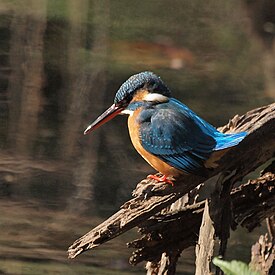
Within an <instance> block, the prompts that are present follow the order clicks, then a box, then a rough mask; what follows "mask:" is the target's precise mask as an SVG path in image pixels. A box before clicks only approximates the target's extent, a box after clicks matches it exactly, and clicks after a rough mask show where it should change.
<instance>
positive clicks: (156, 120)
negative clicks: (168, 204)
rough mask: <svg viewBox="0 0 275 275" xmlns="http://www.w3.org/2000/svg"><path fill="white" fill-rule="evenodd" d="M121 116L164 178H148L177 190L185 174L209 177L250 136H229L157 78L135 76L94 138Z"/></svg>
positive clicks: (102, 117) (100, 120) (94, 125)
mask: <svg viewBox="0 0 275 275" xmlns="http://www.w3.org/2000/svg"><path fill="white" fill-rule="evenodd" d="M118 114H127V115H129V118H128V128H129V134H130V138H131V141H132V143H133V146H134V147H135V149H136V150H137V151H138V153H139V154H140V155H141V156H142V157H143V158H144V159H145V160H146V161H147V162H148V163H149V164H150V165H151V166H152V167H153V168H154V169H155V170H157V171H158V172H159V173H157V174H156V175H149V176H148V177H150V178H152V179H154V180H156V181H158V182H166V183H170V184H172V185H174V184H173V182H174V180H176V178H178V177H179V176H182V175H184V174H195V175H201V176H202V175H204V174H205V172H206V171H207V169H211V168H216V167H217V166H218V164H217V161H218V160H219V159H220V158H221V157H222V155H223V154H224V153H225V152H226V151H228V150H229V149H230V148H231V147H234V146H236V145H237V144H239V143H240V142H241V141H242V140H243V139H244V137H245V136H246V135H247V133H246V132H239V133H232V134H224V133H221V132H219V131H218V130H217V129H216V128H215V127H214V126H212V125H211V124H210V123H208V122H206V121H205V120H203V119H202V118H200V117H199V116H198V115H197V114H196V113H195V112H193V111H192V110H191V109H189V108H188V107H187V106H186V105H185V104H183V103H182V102H180V101H178V100H177V99H175V98H173V97H172V96H171V91H170V89H169V88H168V87H167V86H166V84H165V83H164V82H163V81H162V79H161V78H160V77H159V76H157V75H156V74H154V73H153V72H149V71H146V72H141V73H138V74H135V75H132V76H131V77H130V78H129V79H128V80H126V81H125V82H124V83H123V84H122V85H121V86H120V88H119V89H118V91H117V93H116V95H115V98H114V103H113V104H112V105H111V107H110V108H108V109H107V110H106V111H105V112H104V113H103V114H102V115H100V116H99V117H98V118H97V119H96V120H95V121H94V122H93V123H91V124H90V125H89V126H88V127H87V128H86V130H85V131H84V134H88V133H90V132H91V131H93V130H95V129H96V128H98V127H100V126H101V125H103V124H104V123H106V122H107V121H109V120H111V119H112V118H114V117H115V116H117V115H118Z"/></svg>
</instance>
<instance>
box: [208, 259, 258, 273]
mask: <svg viewBox="0 0 275 275" xmlns="http://www.w3.org/2000/svg"><path fill="white" fill-rule="evenodd" d="M213 263H214V265H216V266H218V267H219V268H220V269H221V270H222V271H223V272H224V273H225V274H226V275H260V274H259V273H258V272H256V271H252V270H251V269H250V268H249V266H248V265H247V264H246V263H243V262H241V261H235V260H234V261H231V262H228V261H223V260H221V259H219V258H214V259H213Z"/></svg>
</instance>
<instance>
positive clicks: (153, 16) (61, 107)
mask: <svg viewBox="0 0 275 275" xmlns="http://www.w3.org/2000/svg"><path fill="white" fill-rule="evenodd" d="M252 2H253V3H254V4H253V3H252ZM260 2H261V3H260ZM245 3H246V5H242V3H240V2H239V1H237V0H234V1H230V3H228V1H226V2H225V1H221V2H219V1H210V2H209V1H208V2H207V3H206V2H205V1H202V0H197V1H187V2H184V3H183V2H182V1H174V2H173V5H171V2H170V1H168V0H164V1H161V2H160V1H156V0H153V1H147V2H144V3H143V4H142V5H141V4H140V3H139V2H138V1H130V2H129V1H126V0H119V1H109V0H103V1H102V0H101V1H99V0H69V1H63V0H61V1H53V0H24V1H16V0H15V1H11V0H2V1H0V55H1V58H0V87H1V89H0V121H1V123H0V197H1V201H0V212H1V215H0V230H1V232H2V234H1V237H0V247H1V249H0V273H1V272H2V273H3V274H42V273H43V270H44V271H45V273H49V274H55V273H62V274H63V273H65V272H69V273H70V274H84V273H85V272H86V274H116V272H117V274H132V272H135V273H136V274H144V271H143V267H142V266H139V267H129V266H128V264H127V256H128V253H129V251H128V250H127V249H126V248H125V247H124V244H125V242H126V241H127V240H129V239H130V238H132V237H133V236H132V235H134V234H135V233H134V232H132V233H129V234H128V235H126V236H122V237H121V238H119V239H117V240H114V241H113V242H111V243H110V244H107V245H106V246H105V247H103V248H100V249H97V250H95V251H94V252H93V253H88V254H87V255H84V256H81V257H79V259H77V260H76V261H74V264H73V265H68V262H67V260H66V249H67V247H68V245H70V244H71V242H72V241H73V240H74V239H75V238H77V237H79V236H80V235H82V234H84V233H85V232H86V231H87V230H89V229H90V228H92V227H93V226H95V225H96V224H98V223H99V222H100V221H102V219H103V218H104V217H106V216H108V215H110V214H111V213H113V212H115V211H116V210H117V209H118V207H119V205H120V204H121V203H123V202H124V201H125V200H127V199H128V198H130V196H131V190H132V188H133V187H134V186H135V184H136V183H137V182H138V181H139V180H140V179H142V178H144V177H145V176H146V174H148V173H150V172H151V168H150V167H149V166H148V165H147V164H146V163H145V162H144V161H143V160H142V159H141V158H140V157H139V156H138V155H137V153H136V152H135V150H134V149H133V148H132V145H131V144H130V141H129V138H128V132H127V129H126V123H125V118H122V117H118V118H116V119H115V120H114V123H111V124H107V125H106V126H105V127H104V128H102V129H100V131H98V132H96V133H95V134H93V135H89V136H85V137H84V136H83V135H82V132H83V130H84V129H85V127H86V126H87V125H88V123H89V122H90V121H92V120H93V119H94V118H95V116H96V115H97V114H98V113H101V111H103V109H104V108H105V106H107V105H110V104H111V102H112V99H113V96H114V93H115V92H116V89H118V87H119V86H120V85H121V83H122V82H123V81H124V80H126V79H127V78H128V77H129V76H130V75H132V74H134V73H137V72H139V71H144V70H152V71H154V72H156V73H157V74H159V75H161V77H162V79H163V80H164V81H165V82H166V83H167V84H168V85H169V87H170V88H171V89H172V91H173V96H175V97H176V98H179V99H180V100H181V101H183V102H185V103H186V104H187V105H189V106H190V107H191V108H192V109H193V110H195V111H196V112H198V113H199V114H200V115H201V116H202V117H204V118H205V119H206V120H209V121H210V122H212V123H213V124H215V125H217V126H218V125H220V124H223V123H225V122H226V121H227V119H228V118H230V117H232V116H233V115H235V114H236V113H243V112H245V111H247V110H249V109H252V108H254V107H257V106H260V105H263V104H267V103H269V102H271V101H273V100H274V97H275V92H274V91H275V84H274V79H275V65H274V64H275V56H274V55H275V46H274V24H275V22H274V18H275V16H273V15H274V14H275V8H274V5H272V1H271V2H270V1H265V2H262V1H245ZM256 238H257V236H255V238H254V239H256ZM250 241H251V242H253V235H252V237H251V239H250ZM246 242H247V241H246ZM247 243H249V241H248V242H247ZM122 247H123V248H122ZM185 254H188V255H185V257H184V259H183V261H184V262H183V263H181V264H180V266H179V274H192V273H193V271H192V270H193V264H192V263H193V258H192V257H193V256H192V253H191V252H188V253H185ZM240 254H242V255H240V257H239V259H240V260H241V259H243V260H247V257H248V256H249V251H248V250H245V251H242V252H241V253H240ZM188 257H189V258H188ZM103 272H105V273H103ZM188 272H189V273H188ZM45 273H43V274H45Z"/></svg>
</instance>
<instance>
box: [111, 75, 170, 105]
mask: <svg viewBox="0 0 275 275" xmlns="http://www.w3.org/2000/svg"><path fill="white" fill-rule="evenodd" d="M142 88H144V89H147V90H148V91H149V92H150V91H157V92H158V93H160V94H162V95H164V96H168V97H170V96H171V92H170V90H169V89H168V87H167V86H166V85H165V83H164V82H163V81H162V80H161V78H160V77H159V76H157V75H155V74H154V73H152V72H142V73H138V74H135V75H132V76H131V77H130V78H129V79H128V80H126V81H125V82H124V83H123V84H122V85H121V86H120V88H119V90H118V91H117V93H116V95H115V99H114V103H115V104H118V103H119V102H121V101H122V100H124V99H128V100H129V98H131V97H133V95H134V93H135V92H136V91H137V90H138V89H142Z"/></svg>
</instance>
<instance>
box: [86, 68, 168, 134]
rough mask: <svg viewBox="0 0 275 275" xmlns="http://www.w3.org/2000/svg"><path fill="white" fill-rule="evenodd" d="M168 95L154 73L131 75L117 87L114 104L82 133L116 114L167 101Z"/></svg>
mask: <svg viewBox="0 0 275 275" xmlns="http://www.w3.org/2000/svg"><path fill="white" fill-rule="evenodd" d="M170 96H171V92H170V90H169V89H168V87H167V86H166V85H165V83H164V82H163V81H162V80H161V78H160V77H159V76H157V75H155V74H154V73H152V72H141V73H138V74H135V75H132V76H131V77H130V78H129V79H127V80H126V81H125V82H124V83H123V84H122V85H121V86H120V88H119V89H118V91H117V93H116V95H115V99H114V104H113V105H112V106H111V107H110V108H109V109H107V110H106V111H105V112H104V113H103V114H102V115H100V116H99V117H98V118H97V119H96V120H95V121H94V122H93V123H92V124H90V125H89V126H88V127H87V129H86V130H85V131H84V134H88V133H89V132H91V131H92V130H94V129H96V128H98V127H100V126H101V125H102V124H104V123H106V122H107V121H109V120H111V119H112V118H114V117H115V116H117V115H118V114H131V113H132V112H133V111H134V110H135V109H137V108H138V107H140V106H142V105H143V104H148V103H151V104H156V103H162V102H167V101H168V100H169V97H170Z"/></svg>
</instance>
